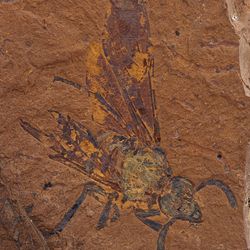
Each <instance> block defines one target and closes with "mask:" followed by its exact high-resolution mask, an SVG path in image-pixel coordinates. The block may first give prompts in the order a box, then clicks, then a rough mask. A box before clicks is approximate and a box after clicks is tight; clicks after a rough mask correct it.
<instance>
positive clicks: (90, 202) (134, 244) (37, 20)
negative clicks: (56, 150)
mask: <svg viewBox="0 0 250 250" xmlns="http://www.w3.org/2000/svg"><path fill="white" fill-rule="evenodd" d="M146 7H147V10H148V16H149V20H150V25H151V40H152V44H153V48H154V49H153V54H154V57H155V77H154V79H153V84H154V87H155V89H156V100H157V107H158V113H159V114H158V117H159V122H160V127H161V137H162V146H163V148H164V149H165V150H166V152H167V154H168V160H169V164H170V165H171V167H172V168H173V171H174V173H175V175H182V176H186V177H188V178H189V179H190V180H192V181H193V182H194V183H195V184H196V183H199V182H200V181H201V180H203V179H206V178H220V179H222V180H223V181H224V182H225V183H227V184H228V185H229V186H230V187H231V188H232V190H233V192H234V194H235V196H236V198H237V201H238V208H237V209H236V210H234V209H232V208H231V207H230V206H229V205H228V203H227V200H226V198H225V196H224V194H223V193H222V192H221V191H219V190H217V189H215V188H213V187H210V188H207V189H204V190H203V191H201V192H200V193H199V195H197V200H198V202H199V204H200V206H201V208H202V212H203V220H204V221H203V222H202V223H201V224H198V225H190V224H189V223H187V222H177V223H176V224H174V225H173V226H172V227H171V229H170V231H169V235H168V237H167V241H166V245H167V246H168V249H190V250H191V249H192V250H194V249H197V250H198V249H208V250H210V249H227V250H230V249H239V250H241V249H246V243H245V238H244V228H243V214H242V211H243V209H242V207H243V201H244V167H245V150H246V146H247V143H248V140H249V139H248V138H249V135H250V131H249V122H250V113H249V108H250V101H249V99H248V98H247V97H245V95H244V91H243V88H242V83H241V79H240V75H239V63H238V58H239V55H238V37H237V35H236V34H235V32H234V30H233V28H232V26H231V24H230V22H229V19H228V16H227V9H226V5H225V3H224V1H215V0H210V1H202V0H177V1H164V0H156V1H153V0H152V1H148V3H147V4H146ZM109 9H110V3H109V1H90V0H86V1H79V0H74V1H59V2H58V1H49V2H48V1H29V0H27V1H0V94H1V101H0V105H1V108H0V121H1V130H0V143H1V144H0V148H1V149H0V156H1V173H2V178H3V180H4V183H5V185H6V184H7V185H8V187H9V192H8V193H6V192H5V191H3V194H5V195H4V197H3V198H4V199H8V196H11V200H18V204H20V207H21V209H22V210H26V212H25V214H26V215H25V218H30V219H32V221H33V223H34V225H35V227H36V228H38V229H39V230H40V231H42V232H43V231H46V230H48V229H53V227H54V226H55V225H56V224H57V223H58V221H59V220H60V219H61V218H62V216H63V215H64V214H65V212H66V211H67V209H68V208H69V207H70V206H71V204H73V203H74V201H75V199H76V198H77V197H78V195H79V193H80V192H81V191H82V187H83V183H84V182H85V181H86V180H87V178H85V177H83V176H81V175H79V173H78V172H76V171H74V170H71V169H69V168H67V167H65V166H64V165H62V164H59V163H56V162H54V161H52V160H50V159H49V158H48V153H49V151H48V150H47V149H45V148H44V147H42V145H41V144H39V143H38V142H37V141H35V140H34V139H33V138H32V137H30V136H28V134H27V133H25V132H24V131H23V130H22V129H21V127H20V125H19V120H20V119H21V118H27V119H29V120H30V121H33V122H34V121H35V122H36V123H37V124H39V126H40V127H41V129H43V130H45V131H46V130H47V131H48V130H49V129H51V128H54V127H55V123H54V121H53V119H52V118H51V116H50V115H49V114H48V112H47V110H48V109H51V108H53V109H57V110H60V111H62V112H63V113H64V114H70V115H71V116H72V117H73V118H74V119H76V120H78V121H81V122H82V123H84V124H86V125H88V126H91V127H93V129H94V130H95V129H96V128H95V127H94V126H93V124H92V123H91V109H90V106H91V104H90V102H89V99H88V95H87V93H86V94H85V93H80V92H78V91H76V90H75V89H73V88H69V87H68V86H63V85H60V84H57V83H53V77H54V76H55V75H61V76H63V77H65V78H68V79H72V80H74V81H76V82H80V83H84V79H85V76H86V66H85V65H86V52H87V48H88V45H89V43H90V42H96V41H100V39H101V35H102V33H103V30H104V25H105V23H106V18H107V12H108V11H109ZM48 183H50V184H48ZM45 187H46V188H45ZM13 206H14V207H15V205H13ZM13 209H14V211H15V209H16V208H13ZM101 210H102V206H101V205H100V204H99V203H98V202H97V201H95V200H94V199H92V198H90V197H89V198H87V200H86V202H85V203H84V205H82V206H81V208H80V209H79V210H78V212H77V214H76V215H75V216H74V218H73V219H72V221H71V222H70V223H69V224H68V225H67V227H66V228H65V230H64V231H63V232H62V233H61V234H59V235H58V236H54V237H52V238H50V239H49V240H48V242H47V244H48V246H49V248H51V249H93V250H95V249H114V250H116V249H155V246H156V240H157V236H158V234H157V233H155V232H153V231H152V230H150V229H148V228H147V227H146V226H145V225H143V224H142V223H141V222H140V221H138V220H137V219H136V218H135V216H134V215H133V214H132V213H130V212H129V211H128V212H127V213H125V214H122V216H121V219H120V220H119V221H117V222H116V223H112V224H110V225H109V227H106V228H105V229H102V230H100V231H97V230H96V229H95V225H96V223H97V221H98V216H99V214H100V212H101ZM18 211H19V210H18V209H17V212H14V214H15V213H17V214H18V213H19V212H18ZM93 211H94V214H93ZM9 218H10V220H9V222H6V221H8V220H5V221H4V223H5V224H6V223H7V224H8V223H10V225H7V227H6V228H10V227H11V223H12V222H11V217H9ZM29 226H30V225H28V226H24V225H23V226H21V228H23V235H25V231H27V230H28V227H29ZM10 231H11V229H9V232H10ZM2 232H3V233H2ZM6 235H7V232H6V231H2V230H1V239H6ZM24 238H25V237H24ZM1 242H4V244H3V249H18V247H17V246H16V245H15V237H14V238H13V237H9V238H8V241H2V240H1ZM27 243H28V244H31V243H29V241H27ZM37 244H39V243H37ZM1 247H2V246H1ZM29 247H30V246H29ZM24 249H25V248H24ZM27 249H30V248H27ZM31 249H32V248H31ZM36 249H38V248H36Z"/></svg>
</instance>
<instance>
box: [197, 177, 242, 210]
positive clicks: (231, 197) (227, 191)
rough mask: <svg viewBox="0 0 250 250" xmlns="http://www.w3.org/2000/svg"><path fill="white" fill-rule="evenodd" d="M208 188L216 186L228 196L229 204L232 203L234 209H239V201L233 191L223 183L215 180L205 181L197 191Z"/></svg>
mask: <svg viewBox="0 0 250 250" xmlns="http://www.w3.org/2000/svg"><path fill="white" fill-rule="evenodd" d="M206 186H216V187H218V188H219V189H221V190H222V191H223V192H224V193H225V195H226V196H227V199H228V202H229V203H230V205H231V207H233V208H236V207H237V201H236V198H235V196H234V194H233V192H232V190H231V189H230V188H229V186H227V185H226V184H224V183H223V182H222V181H220V180H214V179H210V180H206V181H203V182H201V183H200V184H199V185H198V186H197V187H196V189H195V191H196V192H198V191H200V190H201V189H203V188H204V187H206Z"/></svg>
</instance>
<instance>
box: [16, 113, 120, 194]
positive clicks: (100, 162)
mask: <svg viewBox="0 0 250 250" xmlns="http://www.w3.org/2000/svg"><path fill="white" fill-rule="evenodd" d="M49 112H50V113H51V114H52V116H53V117H54V118H55V119H56V122H57V125H58V131H51V132H49V133H46V132H44V131H42V130H40V129H39V128H37V127H35V126H33V125H31V124H30V123H29V122H27V121H24V120H21V126H22V128H23V129H24V130H25V131H27V132H28V133H29V134H31V135H32V136H33V137H34V138H35V139H37V140H38V141H39V142H41V144H43V146H45V147H46V148H49V149H51V150H52V152H54V154H50V155H49V157H50V158H51V159H53V160H55V161H58V162H61V163H63V164H65V165H68V166H69V167H71V168H74V169H76V170H78V171H80V172H82V173H83V174H85V175H87V176H89V177H90V178H92V179H93V180H96V181H98V182H100V183H103V184H106V185H109V186H110V187H113V188H115V189H116V190H119V187H118V185H117V184H115V183H113V182H112V181H111V180H110V176H109V172H108V171H103V169H105V168H106V166H107V165H108V166H109V164H110V162H109V155H108V153H107V152H105V149H103V148H102V147H101V145H99V142H98V141H97V138H96V137H95V136H94V135H93V134H92V133H91V131H90V130H88V129H87V128H86V127H85V126H83V125H82V124H81V123H79V122H77V121H75V120H73V119H72V118H70V117H69V116H67V117H65V116H64V115H62V114H61V113H59V112H57V111H49Z"/></svg>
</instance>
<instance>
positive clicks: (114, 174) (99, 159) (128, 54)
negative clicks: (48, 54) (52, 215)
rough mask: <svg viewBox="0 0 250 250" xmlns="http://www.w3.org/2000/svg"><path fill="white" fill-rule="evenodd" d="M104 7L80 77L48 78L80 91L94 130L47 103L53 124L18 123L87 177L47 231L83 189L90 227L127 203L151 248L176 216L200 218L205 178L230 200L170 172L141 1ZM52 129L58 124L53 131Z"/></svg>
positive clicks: (161, 245) (120, 0)
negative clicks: (102, 24) (91, 205)
mask: <svg viewBox="0 0 250 250" xmlns="http://www.w3.org/2000/svg"><path fill="white" fill-rule="evenodd" d="M110 2H111V13H110V15H109V17H108V19H107V25H106V32H105V34H104V36H103V39H102V41H100V43H93V44H91V46H90V48H89V53H88V59H87V63H86V67H87V77H86V85H84V86H83V85H81V84H79V83H76V82H73V81H70V80H67V79H65V78H63V77H60V76H55V77H54V82H57V83H60V84H66V85H68V86H71V87H73V88H76V89H78V90H79V91H83V92H85V91H87V92H88V93H89V98H90V100H91V103H92V104H93V107H94V108H93V116H92V117H93V121H94V122H95V123H96V124H98V125H100V126H101V127H102V129H101V131H100V133H98V135H94V134H93V133H92V132H91V130H89V129H88V128H86V127H85V126H84V125H83V124H81V123H80V122H77V121H75V120H74V119H72V118H71V117H70V116H65V115H63V114H62V113H60V112H58V111H56V110H49V112H50V113H51V115H52V116H53V117H54V118H55V119H56V122H57V124H58V128H57V131H56V130H55V131H51V132H44V131H42V130H40V129H39V128H38V127H36V126H35V125H32V124H30V123H29V122H28V121H26V120H24V119H22V120H21V126H22V128H23V129H24V130H25V131H27V132H28V133H29V134H31V135H32V136H33V137H34V138H35V139H37V140H38V141H40V142H41V143H42V144H43V145H44V146H46V147H48V148H50V149H51V151H52V152H54V154H51V155H49V157H50V158H51V159H53V160H55V161H58V162H60V163H63V164H64V165H67V166H69V167H72V168H74V169H76V170H78V171H80V172H81V173H83V174H84V175H86V176H88V177H89V178H90V179H91V181H89V182H87V183H85V184H84V187H83V191H82V193H81V194H80V196H79V198H78V199H77V200H76V202H75V203H74V204H73V205H72V207H71V208H70V209H69V210H68V211H67V212H66V213H65V215H64V217H63V218H62V220H61V221H60V222H59V223H58V224H57V225H56V226H55V228H54V229H53V230H51V231H49V232H47V236H50V237H51V236H53V235H55V234H57V233H60V232H61V231H62V230H63V229H64V227H65V226H66V224H67V223H68V222H69V221H70V220H71V219H72V217H73V216H74V214H75V213H76V211H77V209H78V208H79V207H80V205H81V204H82V203H83V202H84V200H85V198H86V197H87V196H88V195H92V196H93V197H94V198H96V199H98V200H99V201H101V202H103V204H104V208H103V211H102V212H101V215H100V218H99V221H98V224H97V229H102V228H104V227H105V226H106V225H107V221H108V220H110V221H111V222H114V221H116V220H117V219H118V218H119V216H120V213H121V211H122V210H124V209H131V210H132V211H133V212H134V214H135V216H136V217H137V218H138V219H139V220H140V221H142V222H143V223H144V224H145V225H147V226H149V227H150V228H152V229H153V230H154V231H156V232H159V234H158V241H157V249H158V250H164V249H165V238H166V235H167V232H168V230H169V228H170V226H171V225H173V224H174V223H175V221H177V220H184V221H189V222H190V223H201V218H202V213H201V210H200V207H199V205H198V203H197V202H196V200H195V194H196V193H197V192H198V191H199V190H201V189H203V188H204V187H206V186H208V185H212V186H216V187H217V188H219V189H220V190H222V191H223V192H224V194H225V195H226V197H227V199H228V202H229V204H230V205H231V207H233V208H236V207H237V203H236V199H235V196H234V194H233V192H232V191H231V190H230V188H229V187H228V186H227V185H226V184H224V183H223V182H222V181H220V180H217V179H208V180H204V181H203V182H201V183H200V184H198V185H194V184H193V183H192V182H191V181H190V180H189V179H188V178H185V177H182V176H174V175H173V172H172V169H171V167H170V166H169V165H168V161H167V156H166V153H165V151H164V150H163V149H162V148H161V147H160V128H159V123H158V120H157V112H156V103H155V93H154V89H153V88H152V83H151V79H152V77H153V74H154V72H153V71H154V60H153V57H152V54H151V49H152V44H151V43H150V30H149V21H148V17H147V12H146V8H145V4H144V3H142V2H139V1H138V0H111V1H110ZM58 131H59V132H58Z"/></svg>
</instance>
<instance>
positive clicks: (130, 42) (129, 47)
mask: <svg viewBox="0 0 250 250" xmlns="http://www.w3.org/2000/svg"><path fill="white" fill-rule="evenodd" d="M118 2H119V1H118ZM122 2H123V3H114V2H113V1H112V9H111V14H110V16H109V18H108V22H107V32H106V34H105V38H104V39H103V43H102V45H100V44H92V46H91V47H90V52H89V55H88V60H87V71H88V76H87V88H88V91H89V92H90V93H91V96H92V97H94V98H93V99H92V100H93V101H92V103H93V105H94V110H93V119H94V121H96V122H97V123H99V124H101V125H102V126H103V127H104V128H105V129H109V130H113V131H116V132H118V133H119V134H125V135H126V136H136V137H137V138H138V139H139V140H140V141H141V142H143V143H145V144H149V145H151V144H154V143H157V142H159V141H160V134H159V125H158V121H157V118H156V105H155V98H154V91H153V89H152V83H151V77H152V75H153V59H152V56H151V54H150V41H149V24H148V20H147V14H146V12H145V9H144V7H143V5H142V4H139V3H137V1H134V2H132V1H122Z"/></svg>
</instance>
